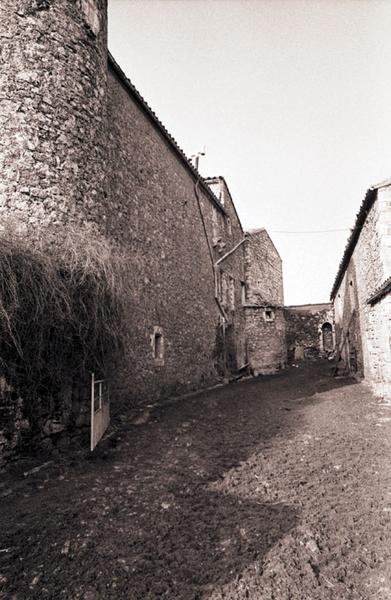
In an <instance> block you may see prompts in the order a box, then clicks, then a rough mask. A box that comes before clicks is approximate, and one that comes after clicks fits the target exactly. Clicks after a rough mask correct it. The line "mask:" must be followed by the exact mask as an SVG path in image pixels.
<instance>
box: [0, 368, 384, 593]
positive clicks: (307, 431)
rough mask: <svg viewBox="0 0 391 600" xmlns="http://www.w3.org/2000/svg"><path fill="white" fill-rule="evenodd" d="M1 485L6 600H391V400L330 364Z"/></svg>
mask: <svg viewBox="0 0 391 600" xmlns="http://www.w3.org/2000/svg"><path fill="white" fill-rule="evenodd" d="M110 446H111V447H108V444H107V443H106V445H104V447H103V449H102V448H101V449H98V451H97V452H96V454H95V455H91V456H90V457H89V458H87V459H86V458H83V459H81V458H80V457H79V458H78V457H73V458H68V459H58V460H57V461H53V462H51V463H50V464H48V465H47V466H46V468H43V469H41V470H39V471H36V472H35V473H31V474H28V475H24V474H23V472H18V471H16V470H15V471H14V472H13V473H12V474H8V475H7V476H4V477H3V479H2V480H1V483H0V496H1V497H2V511H1V515H0V598H1V599H2V600H3V599H4V600H5V599H7V600H8V599H12V600H25V599H38V598H39V599H45V598H53V599H54V598H59V599H61V598H65V599H72V600H74V599H77V598H81V599H84V600H100V599H102V600H103V599H105V600H106V599H110V598H112V599H114V598H116V599H118V598H119V599H122V598H123V599H129V600H144V599H149V598H169V599H170V600H192V599H194V600H195V599H203V600H220V599H223V598H224V599H230V600H239V599H242V598H243V599H245V598H250V599H253V600H271V599H275V600H289V599H292V600H320V599H322V600H323V599H333V600H348V599H352V600H353V599H362V600H375V599H376V600H386V599H389V598H391V568H390V565H391V562H390V554H391V548H390V544H389V539H390V534H391V487H390V480H391V466H390V461H389V456H390V450H391V448H390V446H391V406H390V405H387V403H386V402H385V401H381V400H379V399H376V398H375V397H374V396H373V395H372V394H371V393H370V392H369V391H368V388H366V387H365V386H364V385H363V384H357V383H356V382H355V381H354V380H351V379H346V378H338V379H335V378H333V377H332V376H331V366H330V363H328V362H327V361H324V362H319V363H313V364H309V365H301V366H299V367H297V368H296V367H290V368H289V369H287V370H286V371H284V372H281V373H280V374H278V375H276V376H264V377H259V378H255V379H249V380H246V381H242V382H238V383H235V384H231V385H229V386H225V387H220V388H215V389H214V390H211V391H208V392H204V393H201V394H198V395H196V396H193V397H189V398H187V399H184V400H181V401H180V402H179V401H178V402H175V403H171V404H166V405H165V406H162V407H160V408H157V409H155V410H154V411H152V412H151V414H150V415H149V418H148V419H147V418H145V419H139V421H138V424H135V423H133V424H128V425H126V426H125V427H124V429H123V430H121V431H118V432H117V434H116V437H114V438H111V444H110Z"/></svg>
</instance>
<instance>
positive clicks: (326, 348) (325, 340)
mask: <svg viewBox="0 0 391 600" xmlns="http://www.w3.org/2000/svg"><path fill="white" fill-rule="evenodd" d="M322 347H323V352H332V351H333V350H334V339H333V326H332V325H331V323H327V322H326V323H323V325H322Z"/></svg>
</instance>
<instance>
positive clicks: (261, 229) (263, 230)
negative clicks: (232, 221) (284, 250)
mask: <svg viewBox="0 0 391 600" xmlns="http://www.w3.org/2000/svg"><path fill="white" fill-rule="evenodd" d="M259 233H266V235H267V237H268V238H269V240H270V242H271V245H272V246H273V248H274V250H275V251H276V253H277V255H278V257H279V259H280V261H281V262H282V263H283V262H284V261H283V260H282V256H281V254H280V253H279V251H278V250H277V248H276V245H275V243H274V241H273V239H272V237H271V235H270V233H269V232H268V230H267V229H266V227H258V228H256V229H247V230H246V231H245V232H244V234H245V235H247V236H250V237H252V236H253V235H258V234H259Z"/></svg>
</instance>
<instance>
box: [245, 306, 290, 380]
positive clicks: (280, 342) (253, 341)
mask: <svg viewBox="0 0 391 600" xmlns="http://www.w3.org/2000/svg"><path fill="white" fill-rule="evenodd" d="M266 311H267V309H266V308H263V307H257V306H247V307H246V308H245V314H246V333H247V352H248V359H249V363H250V368H251V371H252V373H253V374H254V375H267V374H271V373H276V372H277V371H278V370H280V369H283V368H284V367H285V366H286V362H287V357H286V342H285V318H284V312H283V310H282V308H273V309H271V311H272V313H271V317H270V316H268V315H267V312H266Z"/></svg>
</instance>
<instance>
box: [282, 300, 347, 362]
mask: <svg viewBox="0 0 391 600" xmlns="http://www.w3.org/2000/svg"><path fill="white" fill-rule="evenodd" d="M284 314H285V320H286V343H287V349H288V359H289V362H293V361H298V360H305V359H313V358H318V357H322V356H323V357H327V356H329V355H330V354H332V353H333V352H334V348H335V330H334V309H333V305H332V304H331V303H325V304H303V305H299V306H287V307H285V309H284Z"/></svg>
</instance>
